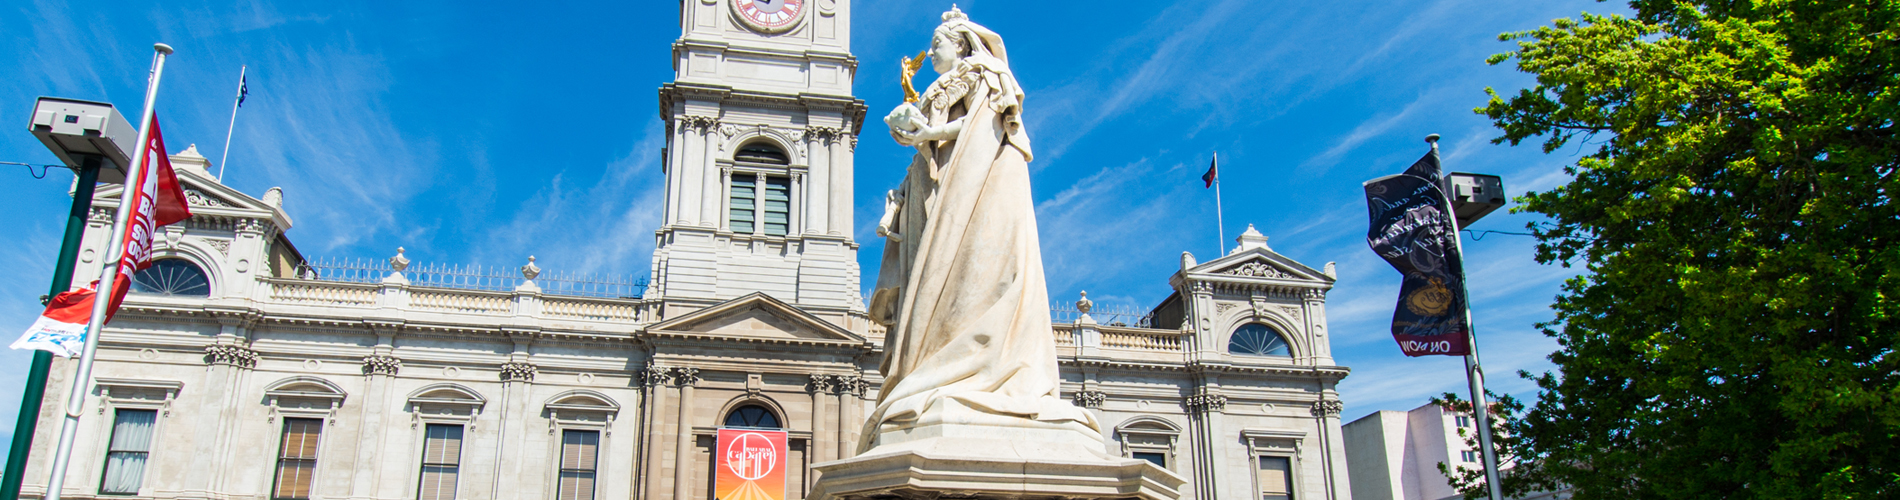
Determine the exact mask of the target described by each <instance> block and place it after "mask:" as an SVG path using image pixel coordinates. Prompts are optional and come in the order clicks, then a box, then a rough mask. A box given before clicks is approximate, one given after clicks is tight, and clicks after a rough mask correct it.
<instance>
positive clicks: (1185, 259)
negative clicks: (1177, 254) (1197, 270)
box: [1181, 252, 1201, 271]
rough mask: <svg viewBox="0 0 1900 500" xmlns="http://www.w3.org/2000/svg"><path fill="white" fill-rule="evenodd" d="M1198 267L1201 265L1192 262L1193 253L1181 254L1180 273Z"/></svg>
mask: <svg viewBox="0 0 1900 500" xmlns="http://www.w3.org/2000/svg"><path fill="white" fill-rule="evenodd" d="M1198 265H1201V263H1200V262H1197V261H1195V260H1194V254H1193V253H1191V252H1181V270H1182V271H1186V270H1189V269H1193V268H1194V266H1198Z"/></svg>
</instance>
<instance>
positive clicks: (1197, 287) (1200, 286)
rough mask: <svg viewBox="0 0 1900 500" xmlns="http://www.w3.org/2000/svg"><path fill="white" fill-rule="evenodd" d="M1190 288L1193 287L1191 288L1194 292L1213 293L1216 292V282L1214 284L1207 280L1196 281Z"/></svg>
mask: <svg viewBox="0 0 1900 500" xmlns="http://www.w3.org/2000/svg"><path fill="white" fill-rule="evenodd" d="M1189 288H1190V289H1191V290H1192V291H1193V292H1194V293H1206V294H1212V293H1214V284H1213V283H1207V282H1196V283H1194V284H1193V285H1192V286H1190V287H1189Z"/></svg>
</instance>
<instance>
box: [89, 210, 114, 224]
mask: <svg viewBox="0 0 1900 500" xmlns="http://www.w3.org/2000/svg"><path fill="white" fill-rule="evenodd" d="M113 213H114V212H113V210H112V209H108V208H96V207H95V208H93V209H92V211H91V212H88V213H87V214H86V222H98V223H102V224H111V223H112V214H113Z"/></svg>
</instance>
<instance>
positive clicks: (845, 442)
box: [832, 375, 871, 459]
mask: <svg viewBox="0 0 1900 500" xmlns="http://www.w3.org/2000/svg"><path fill="white" fill-rule="evenodd" d="M870 386H871V384H870V383H869V382H865V381H864V377H862V376H859V375H844V376H840V377H838V378H837V382H836V383H835V384H833V386H832V393H833V394H836V395H837V402H838V439H837V446H838V451H837V454H835V455H832V456H834V457H838V458H841V459H842V458H846V457H850V456H853V455H856V454H857V451H858V450H857V448H858V443H857V440H856V439H849V436H850V432H848V431H849V430H851V429H852V428H853V427H854V426H855V425H856V420H857V419H856V418H855V412H854V410H855V409H856V408H857V402H858V401H857V400H858V398H862V397H864V391H865V390H866V389H869V388H870ZM858 439H864V437H863V436H859V437H858Z"/></svg>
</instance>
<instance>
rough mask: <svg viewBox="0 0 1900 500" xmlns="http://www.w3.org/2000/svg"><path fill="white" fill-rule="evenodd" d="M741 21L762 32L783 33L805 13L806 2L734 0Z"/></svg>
mask: <svg viewBox="0 0 1900 500" xmlns="http://www.w3.org/2000/svg"><path fill="white" fill-rule="evenodd" d="M732 10H733V12H735V13H737V14H738V15H739V19H743V20H745V22H746V24H750V25H752V27H753V28H757V29H759V30H761V31H783V30H785V29H786V28H790V27H791V26H792V24H794V23H797V22H798V18H799V16H800V15H801V14H804V13H805V0H732Z"/></svg>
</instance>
